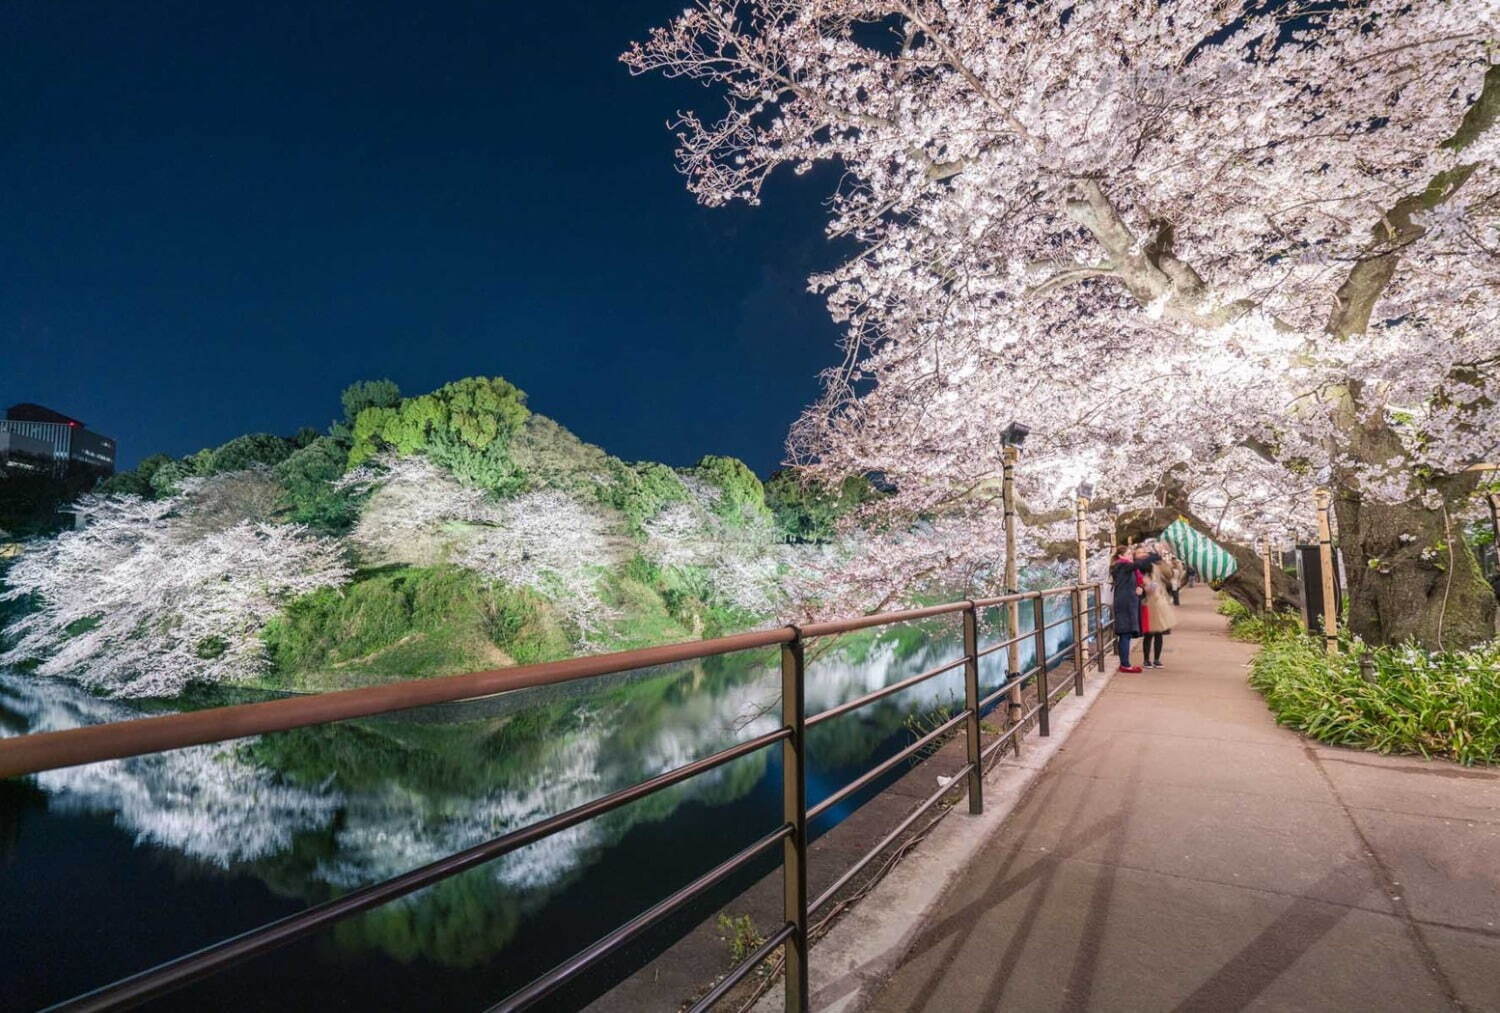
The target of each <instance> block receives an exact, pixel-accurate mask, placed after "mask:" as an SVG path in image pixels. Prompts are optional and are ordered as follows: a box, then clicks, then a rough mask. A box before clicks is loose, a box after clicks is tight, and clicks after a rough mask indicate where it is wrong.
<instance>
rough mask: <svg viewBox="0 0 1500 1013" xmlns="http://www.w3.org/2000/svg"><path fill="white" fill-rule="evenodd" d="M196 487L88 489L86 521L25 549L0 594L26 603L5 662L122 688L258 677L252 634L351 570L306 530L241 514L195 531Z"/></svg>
mask: <svg viewBox="0 0 1500 1013" xmlns="http://www.w3.org/2000/svg"><path fill="white" fill-rule="evenodd" d="M200 488H201V487H200V486H198V485H193V486H191V487H189V488H188V489H187V490H185V491H184V492H183V493H181V494H180V495H177V496H173V497H169V498H167V499H162V500H156V501H151V500H143V499H141V498H139V497H136V496H110V497H94V496H88V497H85V498H84V499H83V500H81V501H80V502H79V503H78V504H76V505H75V511H76V512H77V513H78V514H79V516H80V520H81V522H82V526H81V527H80V528H78V529H77V530H73V531H65V532H63V533H62V534H60V535H58V536H57V537H56V538H52V539H48V540H46V541H42V542H37V543H34V544H33V545H32V546H31V547H30V548H29V549H28V551H27V552H25V553H24V554H22V556H21V557H20V558H19V559H17V560H16V562H15V563H14V565H12V566H11V568H10V569H9V571H8V572H7V573H6V575H5V584H6V590H5V592H4V593H3V594H0V600H15V599H22V598H25V599H29V600H30V601H31V602H32V603H33V604H34V608H33V609H32V610H31V611H29V612H27V613H26V614H25V615H23V616H22V617H21V618H20V619H18V620H16V621H15V622H14V623H12V624H11V625H10V626H9V627H8V628H7V631H6V632H7V636H8V637H10V638H11V644H10V647H9V649H7V650H6V651H4V652H3V653H0V665H14V664H18V663H20V662H23V661H28V660H35V661H38V662H39V665H38V668H37V671H38V673H39V674H41V675H71V676H73V677H76V678H78V679H80V680H81V681H83V682H84V683H85V684H87V685H89V686H92V687H95V688H98V689H101V690H107V691H109V692H113V693H118V694H121V695H124V696H170V695H172V694H175V693H178V692H180V691H181V690H182V689H183V688H184V687H185V686H186V685H187V684H188V683H192V682H208V683H213V682H220V681H223V680H225V679H228V678H231V677H233V678H236V679H243V678H246V677H248V676H252V675H254V674H255V673H256V672H258V671H259V670H260V669H261V667H262V666H263V665H264V663H265V656H264V646H263V644H262V641H261V638H260V632H261V630H262V629H263V628H264V627H265V624H266V623H267V622H268V621H269V620H270V619H271V618H272V617H273V616H275V615H276V614H277V612H279V611H280V609H281V608H282V606H283V605H284V604H285V603H286V602H287V601H288V600H290V599H291V598H294V597H296V596H297V595H300V594H305V593H307V592H309V591H314V590H316V589H318V588H322V587H336V586H338V585H340V584H343V583H344V582H345V581H346V580H347V579H348V577H349V573H350V568H349V566H348V563H347V561H346V560H345V558H344V552H343V550H342V548H341V546H340V545H339V544H338V543H337V542H336V541H334V540H332V539H328V538H322V537H318V536H316V535H313V534H312V533H310V532H309V531H308V530H307V529H306V528H304V527H302V526H301V525H295V524H268V523H264V522H255V521H239V522H237V523H234V524H232V525H231V526H229V527H226V528H222V529H217V530H213V529H211V530H208V531H207V532H206V533H204V532H203V530H202V526H201V523H199V522H198V521H197V520H196V519H195V518H194V517H193V516H192V515H191V507H192V505H193V500H194V497H195V496H196V495H198V494H199V492H200Z"/></svg>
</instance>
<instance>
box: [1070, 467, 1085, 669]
mask: <svg viewBox="0 0 1500 1013" xmlns="http://www.w3.org/2000/svg"><path fill="white" fill-rule="evenodd" d="M1076 506H1077V510H1076V513H1077V516H1076V518H1075V520H1076V521H1077V527H1078V586H1079V587H1080V588H1082V587H1084V586H1085V585H1086V584H1088V582H1089V542H1088V528H1087V527H1086V526H1085V524H1086V521H1085V518H1086V516H1087V515H1088V509H1089V500H1088V497H1087V496H1079V497H1078V499H1077V501H1076ZM1087 602H1088V592H1087V591H1083V590H1080V591H1078V592H1077V593H1076V594H1074V595H1073V642H1074V643H1076V644H1077V645H1078V646H1079V650H1080V652H1081V651H1082V648H1083V644H1084V642H1085V640H1086V639H1087V637H1088V629H1089V624H1088V620H1087V619H1086V618H1085V616H1084V614H1083V613H1084V607H1085V605H1086V604H1087ZM1082 659H1083V655H1082V653H1079V654H1078V656H1077V658H1076V659H1075V661H1074V665H1073V667H1074V670H1075V671H1077V672H1079V673H1082V671H1083V660H1082ZM1082 678H1083V676H1082V675H1081V674H1080V675H1079V680H1080V681H1079V682H1078V686H1079V689H1078V692H1080V693H1082V692H1083V688H1082V687H1083V682H1082V681H1081V680H1082Z"/></svg>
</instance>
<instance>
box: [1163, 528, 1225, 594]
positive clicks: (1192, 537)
mask: <svg viewBox="0 0 1500 1013" xmlns="http://www.w3.org/2000/svg"><path fill="white" fill-rule="evenodd" d="M1161 537H1162V541H1164V542H1166V543H1167V544H1168V545H1170V546H1172V549H1173V550H1174V551H1175V552H1176V553H1177V555H1178V557H1179V558H1180V559H1181V560H1182V561H1183V562H1184V563H1186V564H1187V565H1188V566H1191V567H1192V568H1193V569H1195V570H1197V571H1198V576H1200V577H1202V578H1203V579H1204V580H1206V581H1209V582H1218V581H1221V580H1228V579H1229V578H1230V577H1233V576H1234V572H1235V571H1236V570H1238V569H1239V568H1240V565H1239V564H1238V563H1236V562H1235V561H1234V557H1233V556H1231V555H1230V554H1229V552H1228V550H1227V549H1225V548H1224V547H1223V546H1222V545H1220V544H1219V543H1218V542H1216V541H1214V540H1213V539H1212V538H1210V537H1208V536H1207V535H1205V534H1203V533H1202V532H1200V531H1194V530H1193V528H1192V527H1191V526H1189V524H1188V522H1187V521H1185V520H1183V519H1182V518H1181V517H1179V518H1177V519H1176V520H1175V521H1173V522H1172V523H1171V524H1169V525H1167V530H1165V531H1163V532H1162V533H1161Z"/></svg>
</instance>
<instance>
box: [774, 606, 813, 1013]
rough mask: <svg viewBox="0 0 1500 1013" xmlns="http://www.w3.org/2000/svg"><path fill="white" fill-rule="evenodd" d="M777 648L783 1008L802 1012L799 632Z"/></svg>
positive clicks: (802, 671) (803, 767) (803, 784)
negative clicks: (783, 831)
mask: <svg viewBox="0 0 1500 1013" xmlns="http://www.w3.org/2000/svg"><path fill="white" fill-rule="evenodd" d="M793 630H794V631H795V633H796V636H795V637H794V639H793V640H792V642H791V643H789V644H783V645H782V647H781V722H782V724H783V725H785V726H786V727H787V728H790V729H791V731H792V734H791V735H790V736H789V737H788V738H786V739H783V740H782V743H781V818H782V819H783V820H785V821H786V822H787V823H789V824H791V827H792V832H791V834H790V835H789V836H787V837H786V839H785V840H783V841H782V845H781V876H782V890H783V902H782V911H783V917H785V919H786V921H787V922H789V923H790V924H791V925H793V926H795V931H794V932H793V933H792V935H791V937H790V938H789V939H787V941H786V1006H785V1008H786V1010H787V1013H806V1010H807V1009H808V1008H809V1004H808V980H807V716H806V711H805V709H804V706H803V699H804V696H805V687H806V663H805V661H804V659H803V652H802V632H801V631H800V630H797V629H796V627H793Z"/></svg>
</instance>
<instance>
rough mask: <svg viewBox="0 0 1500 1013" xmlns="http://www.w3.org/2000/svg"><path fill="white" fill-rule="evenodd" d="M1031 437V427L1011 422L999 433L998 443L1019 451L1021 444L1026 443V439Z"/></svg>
mask: <svg viewBox="0 0 1500 1013" xmlns="http://www.w3.org/2000/svg"><path fill="white" fill-rule="evenodd" d="M1029 435H1031V427H1030V426H1023V425H1021V423H1019V422H1012V423H1011V424H1010V425H1008V426H1006V427H1005V429H1003V430H1002V431H1001V433H1000V442H1001V444H1003V445H1004V446H1007V447H1015V448H1016V449H1017V450H1019V449H1020V447H1021V444H1023V443H1025V442H1026V437H1027V436H1029Z"/></svg>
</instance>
